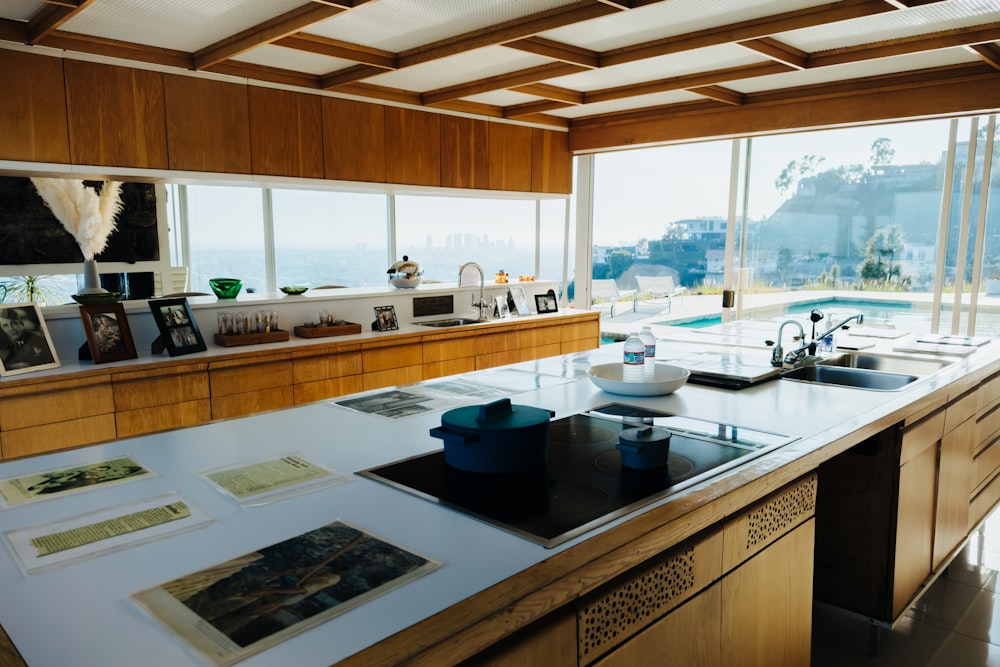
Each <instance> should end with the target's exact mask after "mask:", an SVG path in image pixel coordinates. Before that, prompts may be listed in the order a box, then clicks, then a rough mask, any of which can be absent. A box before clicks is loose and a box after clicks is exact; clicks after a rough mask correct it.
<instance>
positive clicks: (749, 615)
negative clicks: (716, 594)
mask: <svg viewBox="0 0 1000 667" xmlns="http://www.w3.org/2000/svg"><path fill="white" fill-rule="evenodd" d="M814 537H815V520H813V519H810V520H809V521H808V522H806V523H804V524H802V525H801V526H799V527H798V528H796V529H795V530H793V531H792V532H790V533H788V534H787V535H785V536H784V537H782V538H781V539H780V540H778V541H777V542H775V543H774V544H772V545H771V546H770V547H768V548H767V549H765V550H764V551H762V552H760V553H759V554H757V555H756V556H754V557H753V558H751V559H750V560H749V561H747V562H746V563H744V564H743V565H741V566H740V567H739V568H737V569H736V570H734V571H733V572H731V573H730V574H729V575H727V576H726V577H725V578H724V579H723V580H722V660H721V662H720V663H719V664H722V665H726V666H727V667H733V666H738V665H759V666H760V667H771V666H772V665H808V664H809V662H810V652H811V635H812V578H813V539H814ZM678 664H701V663H697V662H695V663H678Z"/></svg>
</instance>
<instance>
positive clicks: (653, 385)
mask: <svg viewBox="0 0 1000 667" xmlns="http://www.w3.org/2000/svg"><path fill="white" fill-rule="evenodd" d="M690 375H691V371H689V370H688V369H686V368H681V367H680V366H671V365H669V364H660V363H658V364H656V374H655V376H654V377H653V379H652V380H648V381H646V382H623V381H622V365H621V363H614V364H598V365H596V366H591V367H590V368H589V369H588V370H587V376H588V377H589V378H590V381H591V382H593V383H594V384H595V385H597V386H598V387H600V388H601V389H603V390H604V391H606V392H608V393H611V394H622V395H624V396H663V395H665V394H672V393H673V392H675V391H677V390H678V389H680V388H681V387H683V386H684V383H685V382H687V381H688V377H690Z"/></svg>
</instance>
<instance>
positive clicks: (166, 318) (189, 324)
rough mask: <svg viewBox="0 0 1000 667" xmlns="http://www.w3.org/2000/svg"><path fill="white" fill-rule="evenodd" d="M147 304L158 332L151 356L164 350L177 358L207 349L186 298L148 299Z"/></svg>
mask: <svg viewBox="0 0 1000 667" xmlns="http://www.w3.org/2000/svg"><path fill="white" fill-rule="evenodd" d="M147 303H149V309H150V311H152V313H153V319H154V320H156V327H157V328H158V329H159V330H160V337H159V338H157V339H156V340H155V341H153V354H158V353H160V352H162V351H163V350H164V349H165V350H166V351H167V354H168V355H170V356H171V357H177V356H180V355H184V354H191V353H193V352H204V351H205V350H206V349H207V348H206V346H205V339H204V338H202V337H201V332H200V331H199V330H198V322H197V321H196V320H195V319H194V314H192V312H191V306H190V304H188V300H187V299H186V298H184V297H177V298H170V299H150V300H149V301H148V302H147Z"/></svg>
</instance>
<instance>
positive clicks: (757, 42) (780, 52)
mask: <svg viewBox="0 0 1000 667" xmlns="http://www.w3.org/2000/svg"><path fill="white" fill-rule="evenodd" d="M737 44H739V45H740V46H742V47H744V48H747V49H750V50H751V51H755V52H756V53H759V54H761V55H764V56H767V57H768V58H770V59H771V60H776V61H777V62H779V63H784V64H785V65H788V66H789V67H792V68H794V69H806V68H807V67H809V54H808V53H806V52H805V51H802V50H801V49H797V48H795V47H794V46H791V45H789V44H785V43H784V42H779V41H778V40H776V39H774V38H773V37H761V38H760V39H750V40H747V41H744V42H737Z"/></svg>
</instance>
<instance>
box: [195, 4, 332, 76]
mask: <svg viewBox="0 0 1000 667" xmlns="http://www.w3.org/2000/svg"><path fill="white" fill-rule="evenodd" d="M343 11H345V9H344V8H343V7H333V6H330V5H321V4H316V3H314V2H310V3H307V4H305V5H302V6H301V7H298V8H296V9H293V10H291V11H289V12H285V13H284V14H282V15H281V16H276V17H274V18H273V19H271V20H269V21H265V22H263V23H260V24H258V25H255V26H253V27H251V28H248V29H246V30H244V31H242V32H239V33H237V34H235V35H232V36H231V37H227V38H226V39H223V40H220V41H218V42H216V43H215V44H212V45H210V46H207V47H205V48H203V49H200V50H198V51H196V52H195V53H194V66H195V69H206V68H208V67H210V66H212V65H215V64H216V63H220V62H222V61H223V60H227V59H229V58H232V57H233V56H237V55H239V54H241V53H245V52H246V51H249V50H251V49H253V48H256V47H258V46H262V45H264V44H270V43H272V42H274V41H276V40H279V39H281V38H282V37H287V36H289V35H291V34H294V33H296V32H298V31H300V30H302V29H303V28H307V27H309V26H311V25H313V24H315V23H319V22H320V21H325V20H326V19H328V18H330V17H331V16H335V15H336V14H339V13H341V12H343Z"/></svg>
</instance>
